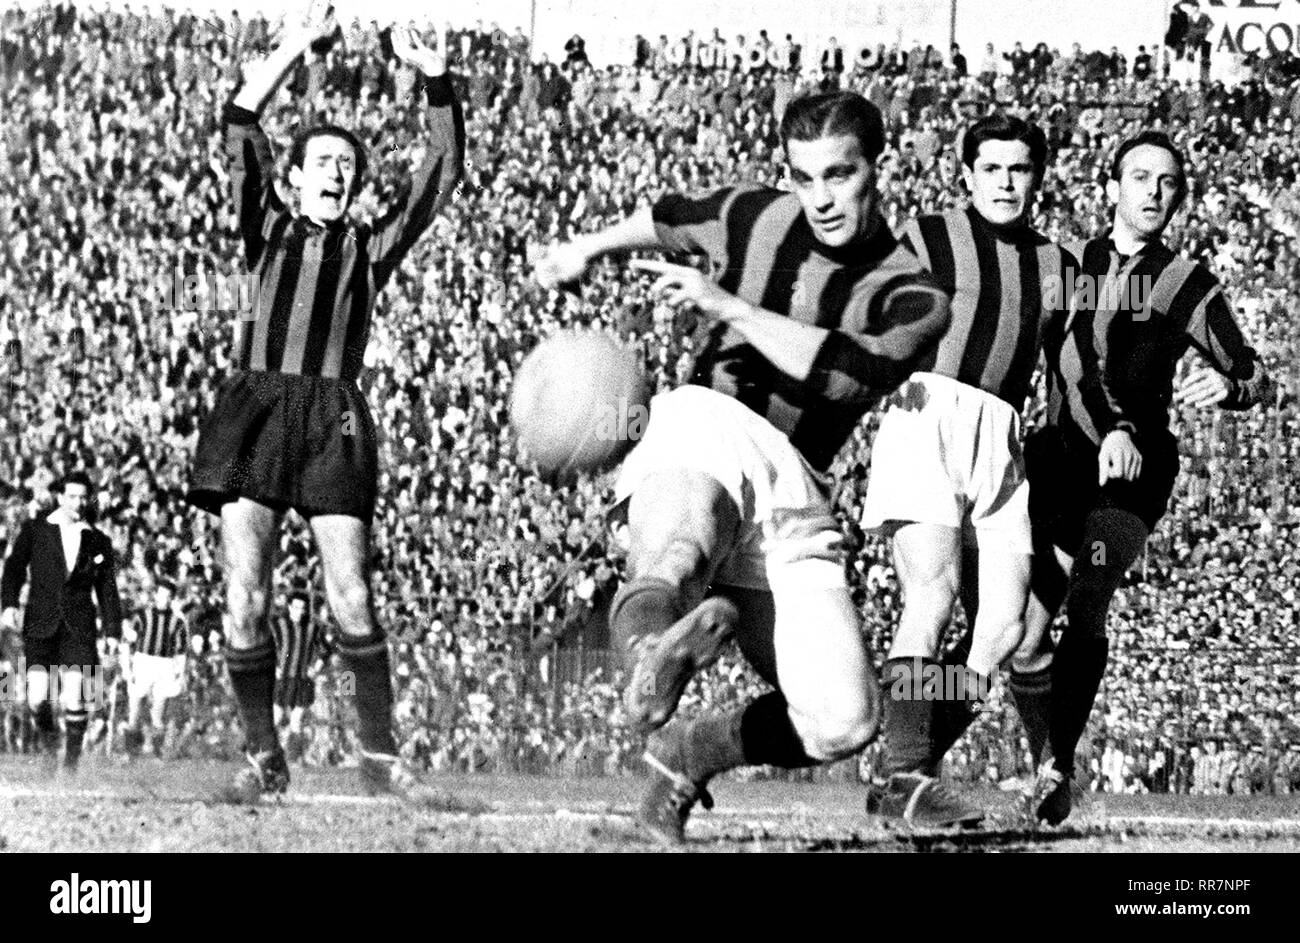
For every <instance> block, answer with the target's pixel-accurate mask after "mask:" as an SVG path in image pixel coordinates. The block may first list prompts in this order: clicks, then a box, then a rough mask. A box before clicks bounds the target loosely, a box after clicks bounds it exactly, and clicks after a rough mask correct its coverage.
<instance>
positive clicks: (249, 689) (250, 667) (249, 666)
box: [226, 639, 280, 754]
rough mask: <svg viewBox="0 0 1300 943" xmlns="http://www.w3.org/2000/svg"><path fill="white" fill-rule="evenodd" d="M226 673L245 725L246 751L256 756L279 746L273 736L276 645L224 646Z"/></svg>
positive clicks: (267, 643)
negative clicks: (228, 674)
mask: <svg viewBox="0 0 1300 943" xmlns="http://www.w3.org/2000/svg"><path fill="white" fill-rule="evenodd" d="M226 671H227V672H229V673H230V687H231V689H232V690H233V691H234V692H235V703H236V704H238V705H239V716H240V719H241V720H242V721H243V722H244V738H245V740H247V743H248V752H249V753H253V754H257V753H264V752H265V751H267V750H274V749H276V748H278V747H279V746H280V738H279V737H277V736H276V733H275V718H274V716H273V714H272V708H271V698H272V696H273V695H274V693H275V645H274V644H273V643H272V641H271V640H270V639H267V640H265V641H263V642H259V643H258V644H256V645H254V646H253V647H252V648H232V647H231V646H230V645H229V644H227V645H226Z"/></svg>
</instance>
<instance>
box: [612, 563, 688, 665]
mask: <svg viewBox="0 0 1300 943" xmlns="http://www.w3.org/2000/svg"><path fill="white" fill-rule="evenodd" d="M684 615H685V612H683V611H682V598H681V591H680V590H679V589H678V588H677V587H676V586H674V585H673V584H672V583H670V582H668V581H667V580H661V579H655V578H653V577H638V578H637V579H632V580H628V581H627V582H626V583H624V584H623V585H622V586H621V587H619V590H618V592H617V593H616V594H615V595H614V601H613V603H611V605H610V607H609V634H610V637H611V639H612V641H613V643H614V650H615V651H617V652H618V653H619V655H620V656H621V657H622V658H623V659H624V660H625V662H626V663H627V665H628V667H629V668H630V667H631V663H630V656H631V646H632V643H633V642H635V641H636V640H637V639H638V638H640V637H641V636H643V635H646V634H655V635H657V634H659V633H660V632H663V631H664V630H666V629H667V628H668V627H669V626H671V625H672V624H673V623H674V622H676V621H677V620H678V619H680V618H681V617H682V616H684Z"/></svg>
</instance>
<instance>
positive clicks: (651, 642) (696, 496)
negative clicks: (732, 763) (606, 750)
mask: <svg viewBox="0 0 1300 943" xmlns="http://www.w3.org/2000/svg"><path fill="white" fill-rule="evenodd" d="M628 526H629V529H630V530H631V549H630V551H629V554H628V570H629V573H630V574H631V578H630V579H629V580H628V582H627V583H625V584H624V585H623V586H622V587H621V588H620V589H619V592H618V595H617V596H616V597H615V599H614V603H613V605H612V606H611V608H610V620H609V621H610V633H611V635H612V636H613V639H614V645H615V647H616V648H617V650H618V651H619V652H620V653H621V654H622V656H623V658H624V659H625V661H626V663H627V664H628V665H629V667H630V677H631V682H630V683H629V685H628V687H627V689H626V691H625V693H624V700H625V704H626V707H627V711H628V716H629V719H630V720H631V721H632V723H633V724H634V725H635V726H637V727H639V728H641V729H644V730H654V729H656V728H658V727H661V726H663V725H664V724H665V723H667V721H668V719H669V718H670V717H672V715H673V712H674V711H675V710H676V709H677V702H678V701H679V700H680V699H681V695H682V692H683V691H684V690H685V688H686V684H687V682H688V681H689V680H690V678H691V676H692V675H693V674H695V672H697V671H699V670H700V669H702V668H705V667H707V666H708V665H710V664H712V663H713V661H714V660H716V658H717V657H718V654H719V652H720V651H721V649H722V646H723V644H724V643H725V642H726V641H727V640H728V639H729V638H730V637H731V636H732V635H733V634H734V632H735V628H736V613H735V610H734V607H732V606H730V604H729V603H727V602H726V601H725V600H722V599H707V600H706V599H705V598H704V595H705V591H706V589H707V588H708V585H709V581H710V580H711V578H712V576H713V573H714V571H715V569H716V568H717V564H718V561H719V559H720V557H721V556H723V555H724V554H725V552H726V551H727V550H729V549H730V547H731V546H732V544H733V543H734V542H735V540H736V535H737V534H738V532H739V529H740V509H739V508H737V507H736V502H735V501H734V500H733V499H732V497H731V496H730V495H729V494H728V493H727V491H726V490H725V489H724V488H723V486H722V485H721V484H720V483H719V482H718V481H717V480H716V479H714V478H712V477H710V476H709V475H706V474H704V473H702V472H697V471H690V470H684V469H673V470H671V471H664V472H656V473H653V474H650V475H647V476H646V478H645V480H644V481H642V482H641V483H640V485H639V487H638V488H637V490H636V492H635V493H634V494H633V495H632V500H631V503H630V505H629V507H628Z"/></svg>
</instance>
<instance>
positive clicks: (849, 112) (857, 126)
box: [781, 92, 885, 161]
mask: <svg viewBox="0 0 1300 943" xmlns="http://www.w3.org/2000/svg"><path fill="white" fill-rule="evenodd" d="M841 134H847V135H849V136H850V137H854V138H857V140H858V146H859V147H860V148H861V149H862V156H863V157H865V158H866V159H867V160H869V161H874V160H875V159H876V158H877V157H879V156H880V153H881V151H883V150H884V149H885V122H884V120H883V119H882V118H881V117H880V109H879V108H877V107H876V106H875V105H873V104H871V102H869V101H867V100H866V99H865V98H863V97H862V96H861V95H859V94H858V93H857V92H823V93H821V94H818V95H803V96H800V97H799V98H796V99H795V100H794V101H792V102H790V104H789V105H788V106H787V107H786V109H785V115H784V116H783V117H782V118H781V143H782V144H783V145H787V146H788V145H789V143H790V142H791V141H816V140H817V139H818V138H825V137H835V136H837V135H841Z"/></svg>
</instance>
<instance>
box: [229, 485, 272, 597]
mask: <svg viewBox="0 0 1300 943" xmlns="http://www.w3.org/2000/svg"><path fill="white" fill-rule="evenodd" d="M281 517H282V514H281V513H280V512H279V511H276V510H274V509H273V508H269V507H267V506H266V505H265V504H260V503H258V502H257V501H253V500H250V499H249V498H237V499H236V500H234V501H230V502H227V503H226V504H224V505H222V507H221V555H222V561H223V564H224V566H225V569H226V573H227V576H228V578H229V579H230V580H231V581H232V582H235V581H239V582H243V583H250V582H251V583H260V582H264V581H267V580H269V578H270V574H271V565H272V563H273V562H274V559H275V551H276V536H277V534H278V533H279V529H280V518H281Z"/></svg>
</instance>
